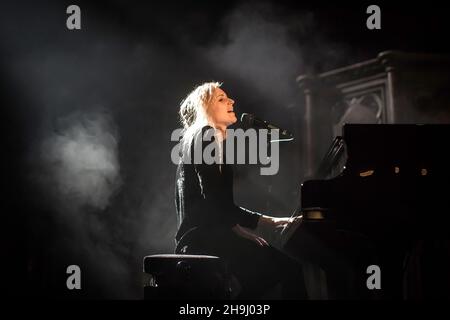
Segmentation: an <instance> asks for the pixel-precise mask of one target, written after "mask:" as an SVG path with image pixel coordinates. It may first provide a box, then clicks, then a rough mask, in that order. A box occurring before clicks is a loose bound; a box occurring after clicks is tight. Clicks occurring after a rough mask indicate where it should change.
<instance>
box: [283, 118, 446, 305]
mask: <svg viewBox="0 0 450 320" xmlns="http://www.w3.org/2000/svg"><path fill="white" fill-rule="evenodd" d="M449 143H450V125H444V124H442V125H440V124H435V125H431V124H430V125H427V124H424V125H420V124H417V125H414V124H345V125H344V126H343V128H342V135H341V136H337V137H336V138H335V139H334V141H333V143H332V145H331V147H330V148H329V150H328V152H327V153H326V155H325V157H324V159H323V161H322V164H321V165H320V169H319V170H318V172H317V173H316V176H315V178H314V179H313V180H308V181H305V182H304V183H303V184H302V187H301V199H300V200H301V201H300V203H301V204H300V208H299V209H298V210H297V212H296V214H297V215H299V214H301V215H303V219H302V220H301V222H300V223H297V224H293V225H291V226H290V227H289V228H287V229H286V230H284V231H283V234H282V236H283V239H284V243H283V250H284V251H285V252H287V253H288V254H290V255H291V256H293V257H294V258H296V259H298V260H300V261H301V262H302V263H303V265H304V273H305V281H306V282H307V287H308V291H309V294H310V297H311V298H312V299H430V298H445V299H448V298H450V276H449V274H450V241H449V234H450V233H449V228H450V224H449V221H450V218H449V215H450V192H449V190H450V187H449V183H450V171H449V165H450V157H449V155H448V154H449V153H448V152H447V146H448V145H449ZM369 266H377V267H379V271H380V272H379V275H380V279H379V280H380V283H381V286H380V288H379V289H377V288H373V287H372V289H369V287H368V285H367V282H368V279H369V277H370V276H371V274H372V271H370V270H368V267H369Z"/></svg>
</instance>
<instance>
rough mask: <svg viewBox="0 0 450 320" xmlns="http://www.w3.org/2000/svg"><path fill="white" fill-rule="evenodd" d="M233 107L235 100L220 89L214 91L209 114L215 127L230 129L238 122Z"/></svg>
mask: <svg viewBox="0 0 450 320" xmlns="http://www.w3.org/2000/svg"><path fill="white" fill-rule="evenodd" d="M233 105H234V100H233V99H230V98H228V96H227V94H226V93H225V91H223V90H222V89H220V88H216V89H215V90H214V92H213V96H212V99H211V102H210V104H209V106H208V110H207V114H208V118H209V120H210V121H212V122H213V123H214V125H215V127H223V126H225V127H228V126H229V125H232V124H233V123H235V122H236V121H237V118H236V115H235V114H234V109H233Z"/></svg>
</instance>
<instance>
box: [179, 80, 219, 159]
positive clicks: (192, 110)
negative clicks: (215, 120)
mask: <svg viewBox="0 0 450 320" xmlns="http://www.w3.org/2000/svg"><path fill="white" fill-rule="evenodd" d="M221 85H222V83H219V82H205V83H203V84H201V85H199V86H197V87H196V88H195V89H194V90H192V91H191V92H190V93H189V94H188V95H187V97H186V98H185V99H184V100H183V101H182V102H181V105H180V111H179V114H180V121H181V124H182V125H183V128H184V129H183V133H182V138H181V150H182V153H183V155H188V154H189V150H190V148H191V144H192V141H193V140H194V137H195V135H196V134H197V133H199V132H201V130H202V128H203V127H204V126H206V125H207V124H208V117H207V113H206V112H207V109H208V106H209V103H210V102H211V98H212V96H213V93H214V90H215V89H216V88H219V87H220V86H221Z"/></svg>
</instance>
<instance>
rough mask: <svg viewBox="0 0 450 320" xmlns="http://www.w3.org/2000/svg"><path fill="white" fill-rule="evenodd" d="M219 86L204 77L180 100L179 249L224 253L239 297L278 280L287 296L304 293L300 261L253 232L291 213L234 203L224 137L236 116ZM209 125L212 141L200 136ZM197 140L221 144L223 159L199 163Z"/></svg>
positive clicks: (281, 222) (282, 222)
mask: <svg viewBox="0 0 450 320" xmlns="http://www.w3.org/2000/svg"><path fill="white" fill-rule="evenodd" d="M220 86H221V84H220V83H217V82H208V83H204V84H202V85H200V86H198V87H197V88H195V89H194V90H193V91H192V92H191V93H189V94H188V95H187V97H186V98H185V99H184V100H183V102H182V103H181V106H180V111H179V113H180V118H181V122H182V124H183V127H184V130H183V135H182V139H181V160H180V162H179V164H178V168H177V176H176V209H177V216H178V230H177V233H176V237H175V240H176V244H177V245H176V250H175V251H176V253H183V254H207V255H214V256H218V257H221V258H222V259H224V260H225V261H226V263H227V265H228V267H229V269H230V270H231V272H232V274H233V276H234V279H236V280H237V282H238V284H239V286H238V287H239V290H238V291H239V293H238V294H237V295H236V296H235V298H238V299H257V298H260V297H262V294H263V293H265V292H266V293H268V292H270V291H268V290H270V289H271V288H273V287H275V286H276V285H277V284H281V288H282V298H283V299H303V298H306V293H305V292H306V291H305V288H304V282H303V273H302V269H301V265H300V264H298V263H297V262H296V261H295V260H293V259H291V258H290V257H288V256H287V255H285V254H283V253H282V252H281V251H279V250H277V249H276V248H274V247H272V246H271V245H270V244H269V243H268V242H267V241H266V240H265V239H264V238H262V237H260V236H258V235H257V234H256V233H255V232H254V230H255V229H256V228H257V227H263V228H272V229H273V230H274V231H275V230H276V229H277V228H283V227H285V226H287V225H288V224H289V223H291V222H292V221H293V219H292V218H288V217H286V218H278V217H272V216H269V215H265V214H261V213H257V212H252V211H250V210H247V209H244V208H241V207H238V206H237V205H235V203H234V199H233V171H232V167H231V165H230V164H227V163H226V159H225V155H226V152H225V150H224V148H225V145H226V144H225V143H224V141H225V139H226V138H227V136H226V135H227V131H226V129H227V127H228V126H230V125H232V124H233V123H235V122H236V121H237V118H236V115H235V113H234V100H233V99H231V98H229V97H228V96H227V94H226V92H225V91H224V90H222V89H221V88H220ZM207 130H210V133H212V139H211V140H209V141H205V140H204V139H202V138H203V137H204V135H205V132H206V131H207ZM198 143H200V147H201V148H202V151H203V150H204V148H205V147H206V146H208V145H209V144H210V143H215V144H217V145H216V146H215V147H217V148H216V149H215V150H219V152H220V156H219V158H220V159H221V161H218V163H216V162H214V163H213V164H206V163H205V162H204V161H201V163H200V164H196V162H197V161H193V160H194V154H193V153H194V149H195V146H198ZM201 154H202V155H203V152H202V153H201ZM188 158H189V159H190V160H187V159H188ZM191 160H192V161H191ZM269 294H270V293H269Z"/></svg>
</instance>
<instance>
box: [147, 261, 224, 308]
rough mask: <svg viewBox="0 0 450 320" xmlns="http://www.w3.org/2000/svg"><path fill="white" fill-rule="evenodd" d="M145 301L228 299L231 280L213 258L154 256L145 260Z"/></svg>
mask: <svg viewBox="0 0 450 320" xmlns="http://www.w3.org/2000/svg"><path fill="white" fill-rule="evenodd" d="M144 278H145V280H144V282H145V283H144V299H151V300H170V299H220V300H223V299H229V298H230V293H231V289H230V277H229V274H228V270H227V266H226V264H225V263H224V261H223V260H222V259H221V258H219V257H216V256H208V255H189V254H155V255H150V256H146V257H144Z"/></svg>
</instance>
